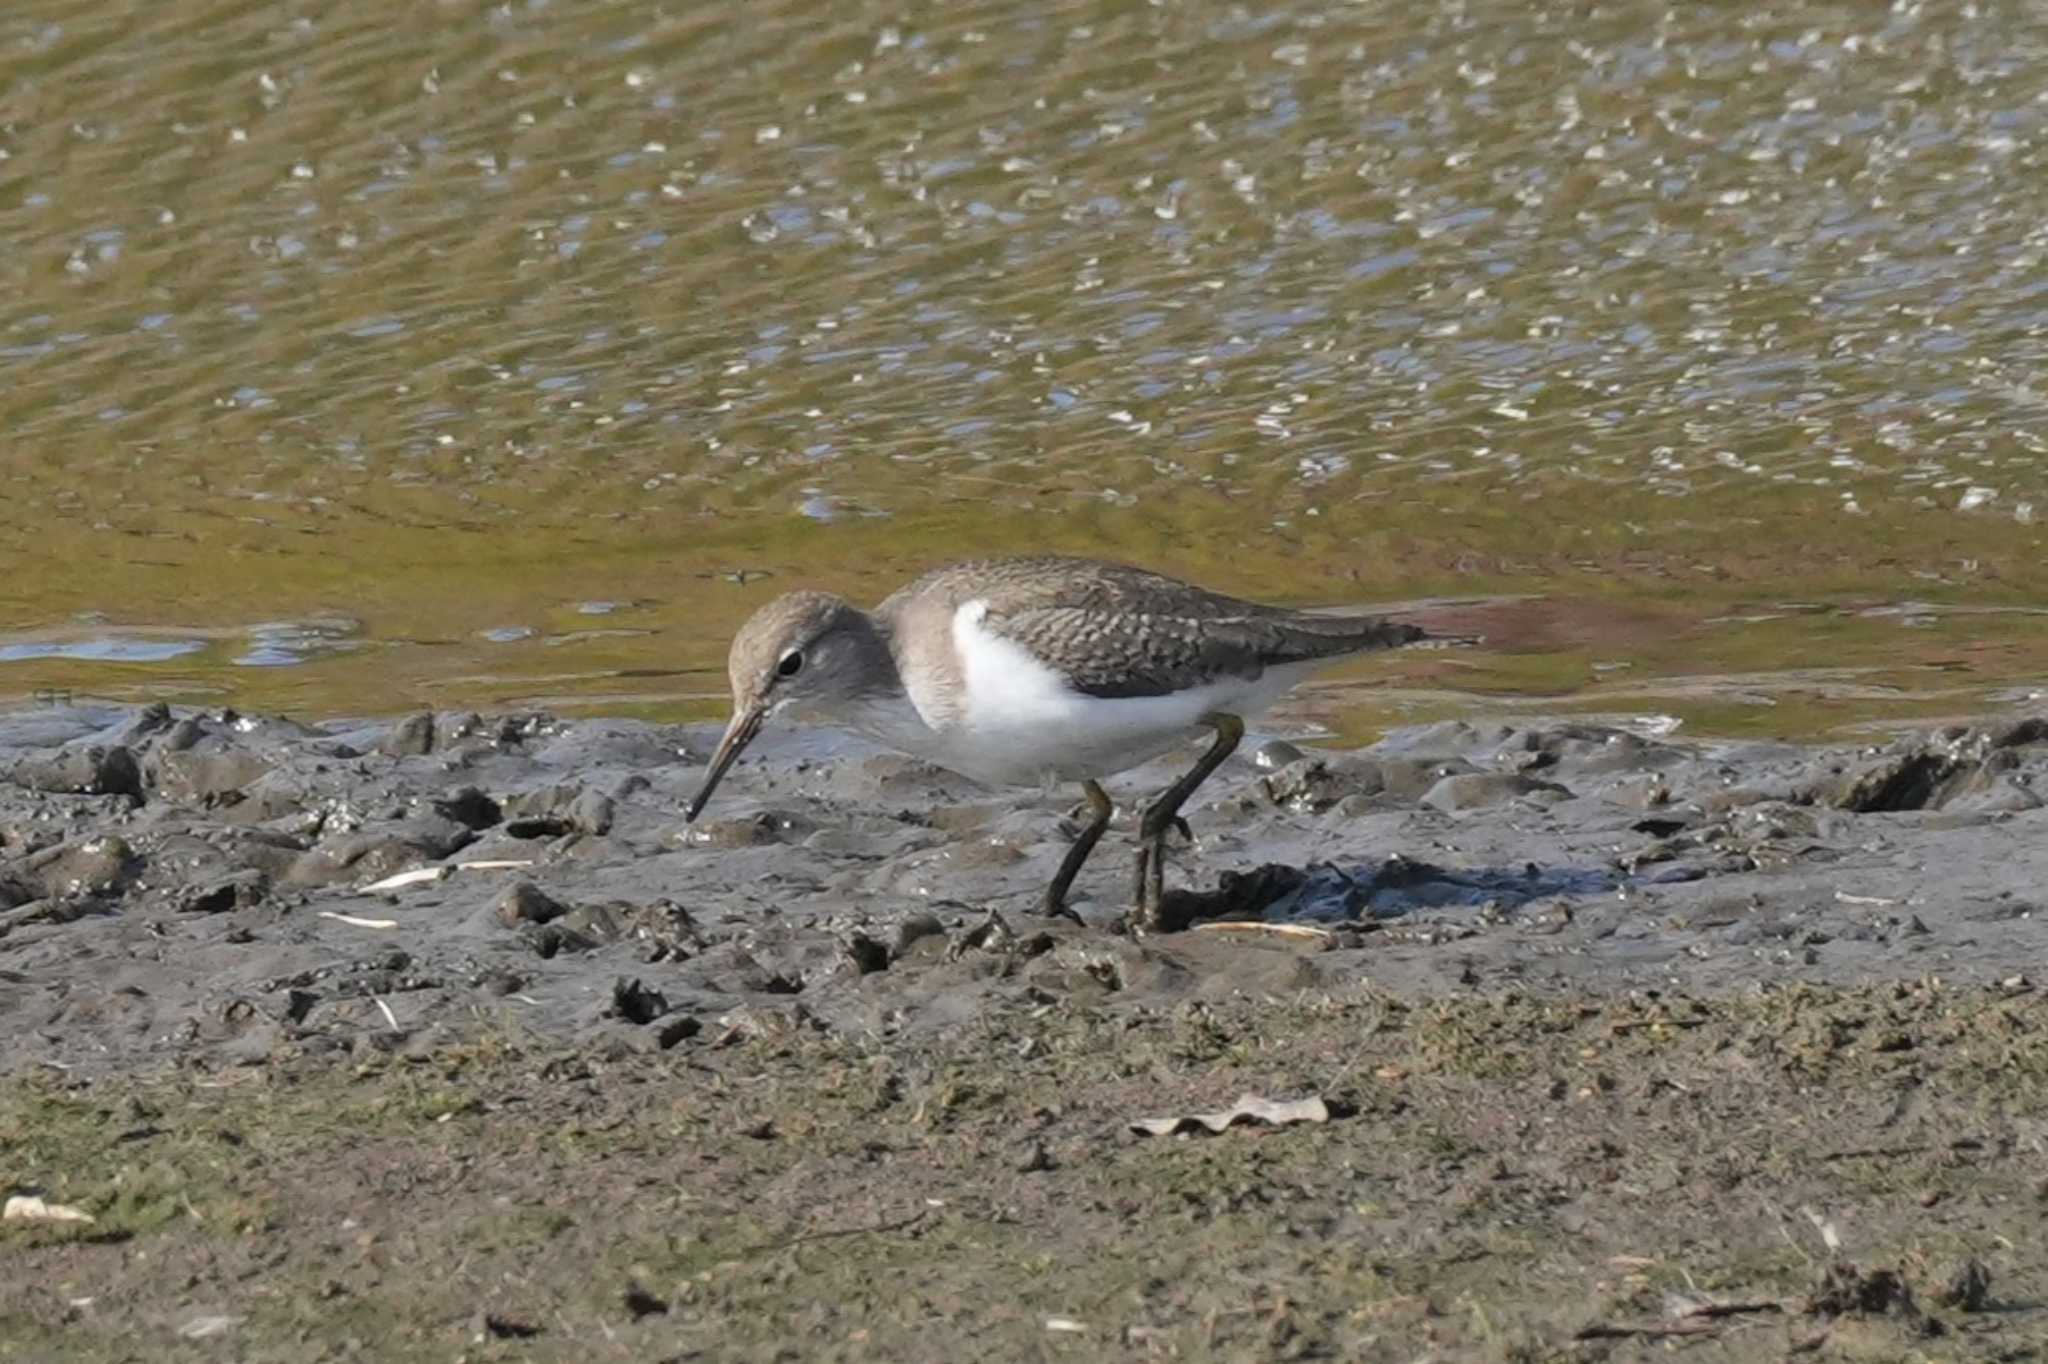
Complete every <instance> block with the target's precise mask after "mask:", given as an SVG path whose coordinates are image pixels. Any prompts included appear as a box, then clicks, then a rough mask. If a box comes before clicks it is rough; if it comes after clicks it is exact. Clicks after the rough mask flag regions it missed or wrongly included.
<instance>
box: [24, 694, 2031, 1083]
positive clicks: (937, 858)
mask: <svg viewBox="0 0 2048 1364" xmlns="http://www.w3.org/2000/svg"><path fill="white" fill-rule="evenodd" d="M714 738H715V730H714V729H713V728H711V727H704V726H661V725H655V724H649V723H642V722H638V721H627V720H560V719H556V718H553V717H551V716H547V715H541V714H515V715H501V716H481V715H476V714H426V713H422V714H417V715H413V716H410V717H406V718H404V719H401V720H397V721H378V722H365V723H353V722H337V723H331V724H324V725H306V724H300V723H297V722H294V721H290V720H286V719H281V718H276V717H259V716H240V715H235V714H233V713H230V712H186V711H178V712H173V711H171V710H169V709H167V708H164V707H160V706H159V707H151V708H122V707H106V708H95V707H90V706H71V707H45V708H38V709H33V710H26V711H20V712H17V713H15V714H13V715H11V716H9V717H8V718H7V719H6V720H5V721H4V722H0V968H4V970H5V976H4V977H0V1021H4V1023H5V1028H4V1036H5V1038H6V1042H5V1044H4V1051H0V1066H4V1067H5V1068H8V1069H15V1068H19V1067H21V1066H25V1065H47V1066H54V1067H65V1068H80V1069H82V1070H84V1071H98V1070H107V1069H122V1068H132V1067H137V1066H153V1065H159V1064H163V1063H171V1062H175V1063H179V1064H221V1063H228V1062H238V1061H239V1062H246V1061H253V1060H259V1059H262V1058H264V1057H267V1056H271V1055H275V1054H279V1053H283V1052H299V1051H306V1050H311V1051H315V1052H318V1051H337V1050H338V1051H344V1052H354V1051H362V1050H376V1051H382V1050H389V1049H393V1048H398V1049H405V1048H413V1047H431V1046H433V1045H436V1044H438V1043H443V1042H448V1041H452V1040H458V1039H460V1038H462V1037H464V1036H467V1035H470V1034H472V1033H474V1032H475V1031H476V1030H477V1029H478V1028H480V1027H484V1026H493V1027H495V1026H512V1027H516V1028H519V1029H521V1030H524V1031H527V1032H530V1033H531V1034H533V1035H535V1036H539V1037H545V1038H549V1039H553V1040H558V1041H574V1040H580V1039H587V1038H589V1037H592V1036H603V1037H610V1038H613V1039H616V1040H618V1041H619V1042H620V1043H621V1044H622V1045H628V1046H634V1047H647V1048H657V1049H658V1048H666V1047H671V1046H676V1045H681V1044H683V1043H685V1042H688V1041H690V1040H691V1039H694V1038H706V1039H709V1038H715V1037H718V1036H721V1035H725V1034H727V1033H730V1032H731V1031H732V1030H734V1029H740V1030H747V1029H762V1028H770V1027H783V1028H802V1029H815V1030H821V1031H828V1032H835V1031H836V1032H844V1033H849V1034H859V1035H883V1036H892V1035H911V1034H915V1033H917V1032H918V1031H919V1030H921V1029H929V1028H934V1027H946V1026H951V1025H954V1024H956V1023H958V1022H959V1021H960V1020H962V1019H965V1018H970V1017H973V1016H975V1015H976V1014H977V1013H979V1012H981V1011H983V1010H985V1009H986V1008H988V1007H990V1006H991V1005H992V1004H994V1003H997V1002H1001V1001H1004V1000H1014V999H1017V998H1028V997H1037V996H1041V995H1042V996H1046V997H1070V996H1074V995H1076V994H1077V993H1078V994H1079V995H1083V996H1087V997H1096V996H1102V997H1114V998H1116V999H1118V1000H1120V1001H1123V1002H1126V1003H1130V1004H1135V1005H1158V1004H1169V1003H1174V1002H1178V1001H1183V1000H1189V999H1210V998H1221V997H1226V996H1231V995H1236V994H1241V993H1246V992H1251V993H1257V992H1261V991H1271V990H1275V989H1283V988H1284V989H1331V988H1339V987H1344V986H1348V985H1352V984H1356V983H1359V982H1370V983H1371V984H1372V985H1373V986H1374V987H1376V988H1380V989H1385V990H1389V991H1392V992H1394V993H1396V994H1401V995H1412V996H1417V997H1427V996H1429V995H1432V994H1434V993H1436V992H1439V991H1442V990H1444V989H1446V988H1453V987H1455V988H1461V989H1469V988H1471V987H1473V986H1474V985H1475V984H1483V985H1485V986H1488V987H1492V988H1502V987H1509V986H1512V987H1515V988H1522V989H1536V990H1550V991H1562V990H1578V991H1592V992H1597V993H1602V994H1611V993H1619V992H1626V991H1629V990H1646V989H1683V990H1689V991H1716V990H1723V991H1725V990H1732V989H1740V988H1746V987H1750V986H1754V985H1758V984H1771V985H1775V984H1787V985H1789V984H1795V983H1830V984H1852V983H1866V982H1869V981H1873V980H1915V979H1920V978H1923V977H1928V976H1938V977H1941V978H1943V979H1945V980H1949V981H1953V982H1956V983H1973V984H1995V983H1997V982H2000V981H2003V980H2007V979H2009V978H2013V977H2016V976H2020V975H2024V974H2025V971H2026V966H2025V964H2026V963H2028V962H2040V961H2042V960H2048V928H2044V921H2043V916H2042V914H2041V912H2040V910H2041V906H2040V903H2039V899H2038V896H2039V893H2040V892H2039V887H2040V886H2041V885H2043V884H2048V843H2044V840H2043V839H2042V837H2041V834H2042V831H2043V828H2044V826H2048V812H2044V811H2043V809H2042V803H2043V802H2042V796H2041V789H2042V781H2043V774H2044V773H2048V721H2043V720H2041V719H2039V718H2028V717H2015V718H2013V719H2011V720H2009V721H2006V722H2003V723H2000V724H1995V725H1990V726H1980V727H1972V728H1952V729H1948V730H1943V731H1936V732H1930V733H1926V734H1921V735H1917V736H1914V737H1911V738H1909V739H1906V740H1902V741H1900V742H1898V743H1895V744H1893V745H1891V746H1886V747H1868V748H1804V747H1796V746H1790V745H1775V744H1760V743H1733V744H1727V743H1714V742H1682V741H1678V740H1676V739H1673V738H1670V737H1664V738H1657V737H1646V736H1644V735H1641V734H1637V733H1633V732H1630V731H1628V730H1624V729H1616V728H1607V727H1601V726H1594V725H1586V724H1579V723H1558V722H1551V721H1544V720H1541V719H1531V720H1526V721H1523V720H1515V721H1502V722H1499V723H1495V724H1489V725H1472V724H1466V723H1447V724H1440V725H1434V726H1428V727H1421V728H1415V729H1409V730H1403V731H1397V732H1395V733H1393V734H1391V735H1389V736H1387V737H1386V738H1385V739H1384V740H1383V741H1382V742H1380V743H1378V744H1375V745H1373V746H1372V747H1370V748H1367V749H1363V750H1358V751H1354V752H1337V751H1315V750H1312V749H1309V748H1306V747H1303V746H1298V745H1296V744H1295V743H1292V742H1289V741H1287V740H1281V739H1269V740H1265V741H1263V742H1260V741H1256V740H1254V741H1250V742H1248V743H1247V744H1246V746H1245V749H1244V751H1243V754H1242V756H1241V757H1239V758H1237V759H1235V760H1233V762H1232V763H1231V764H1230V765H1228V766H1226V767H1225V768H1224V769H1222V770H1221V771H1219V772H1218V774H1217V775H1216V776H1215V777H1214V778H1212V780H1211V781H1210V783H1209V784H1208V785H1207V786H1206V787H1205V788H1203V790H1202V791H1200V792H1199V793H1198V794H1197V797H1196V800H1195V802H1194V803H1193V804H1192V805H1191V807H1190V809H1189V812H1188V813H1189V815H1190V818H1191V822H1192V833H1193V839H1194V841H1193V843H1192V844H1191V845H1188V844H1183V845H1180V846H1178V847H1176V848H1175V849H1174V850H1173V852H1172V854H1171V855H1172V856H1173V858H1174V859H1175V864H1174V866H1173V867H1172V870H1171V876H1170V878H1169V881H1170V884H1171V885H1172V886H1173V887H1174V888H1173V890H1172V891H1171V892H1170V896H1169V906H1168V907H1169V910H1170V912H1171V914H1172V916H1173V919H1174V922H1175V924H1176V925H1177V926H1180V927H1184V928H1186V929H1188V931H1183V932H1167V933H1155V934H1149V935H1138V934H1135V933H1133V932H1131V931H1129V930H1128V928H1127V925H1126V923H1125V910H1126V906H1127V896H1128V895H1129V892H1130V885H1131V869H1130V862H1129V858H1130V856H1131V854H1130V852H1129V845H1128V843H1127V842H1125V841H1123V840H1125V839H1127V838H1128V832H1129V828H1128V813H1127V811H1126V810H1125V809H1124V808H1123V807H1122V806H1121V805H1120V807H1119V814H1118V819H1117V823H1116V824H1115V825H1114V826H1113V827H1112V832H1111V835H1110V837H1109V838H1107V839H1105V842H1104V845H1103V846H1102V848H1100V849H1099V850H1098V851H1097V853H1096V855H1095V857H1094V859H1093V860H1092V861H1091V862H1090V864H1089V866H1088V867H1087V869H1086V870H1085V871H1084V873H1083V875H1082V877H1081V880H1080V881H1079V883H1078V884H1077V886H1076V893H1075V896H1074V902H1075V905H1076V907H1077V908H1078V910H1079V912H1080V917H1081V918H1082V919H1083V920H1084V922H1082V923H1079V924H1075V923H1066V922H1052V921H1048V920H1046V919H1043V918H1041V917H1039V916H1038V915H1036V914H1035V913H1033V908H1034V906H1035V904H1036V901H1037V898H1038V896H1039V894H1040V892H1041V891H1042V889H1043V887H1044V885H1045V883H1046V881H1047V880H1048V879H1049V878H1050V876H1051V875H1052V871H1053V869H1054V868H1055V866H1056V865H1057V863H1058V860H1059V858H1060V856H1061V854H1062V853H1063V851H1064V849H1065V846H1066V843H1067V841H1068V839H1069V838H1070V837H1071V836H1072V833H1073V831H1074V829H1075V827H1076V825H1075V821H1074V819H1073V817H1072V815H1073V811H1072V810H1071V809H1070V801H1071V796H1072V793H1070V792H1065V791H1026V792H1009V793H1000V792H989V791H986V790H982V789H980V788H976V787H974V786H972V785H971V784H969V783H967V782H965V781H963V780H960V779H958V778H955V777H952V776H951V775H949V774H947V773H945V772H942V771H940V770H938V769H935V768H931V767H928V766H925V765H922V764H920V763H917V762H915V761H912V760H909V759H906V758H902V757H899V756H896V755H893V754H889V753H884V752H879V751H876V750H873V749H870V748H867V747H865V746H862V745H859V744H857V743H856V742H855V741H852V740H841V739H838V738H836V737H834V736H830V735H818V734H815V733H811V734H784V735H780V736H771V737H770V738H768V739H765V740H764V741H763V743H762V745H761V748H762V752H761V753H760V755H759V756H758V757H757V758H754V759H752V760H750V761H748V762H745V763H743V764H742V765H741V766H740V767H739V768H738V769H736V771H735V772H734V774H733V776H732V778H731V779H730V781H729V783H728V784H727V786H726V787H725V788H724V789H722V790H721V791H720V793H719V799H718V800H717V802H716V803H715V804H714V805H713V806H712V808H711V809H710V810H709V811H707V813H706V815H705V816H704V817H703V818H702V819H701V820H700V821H699V822H698V823H697V824H695V825H686V824H685V823H684V822H683V821H682V819H681V818H680V816H679V813H678V811H679V809H680V806H681V805H682V803H683V801H684V800H685V799H686V798H687V795H688V793H689V792H690V790H691V789H692V788H693V787H694V785H695V784H696V783H697V781H698V780H699V778H700V777H701V775H702V763H703V760H704V757H705V755H706V754H707V753H708V751H709V749H710V746H711V743H712V741H713V739H714ZM1182 760H1184V755H1174V756H1172V757H1169V758H1167V759H1163V760H1161V762H1160V763H1158V764H1154V765H1153V766H1151V767H1148V768H1146V769H1143V770H1141V771H1139V772H1137V773H1134V774H1130V775H1129V776H1127V777H1126V778H1124V779H1122V780H1121V781H1120V782H1119V783H1118V785H1117V794H1118V796H1119V799H1120V801H1121V800H1123V799H1124V798H1126V797H1133V798H1142V796H1143V795H1144V793H1146V792H1148V791H1150V790H1152V789H1154V788H1156V787H1157V786H1160V785H1163V784H1165V782H1166V781H1168V780H1169V779H1170V775H1171V774H1172V772H1173V771H1174V764H1175V763H1176V762H1179V761H1182ZM1218 920H1222V921H1231V922H1221V923H1219V922H1216V921H1218ZM1257 925H1266V926H1269V927H1270V928H1273V929H1275V930H1277V931H1268V929H1267V928H1261V927H1258V926H1257Z"/></svg>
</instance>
